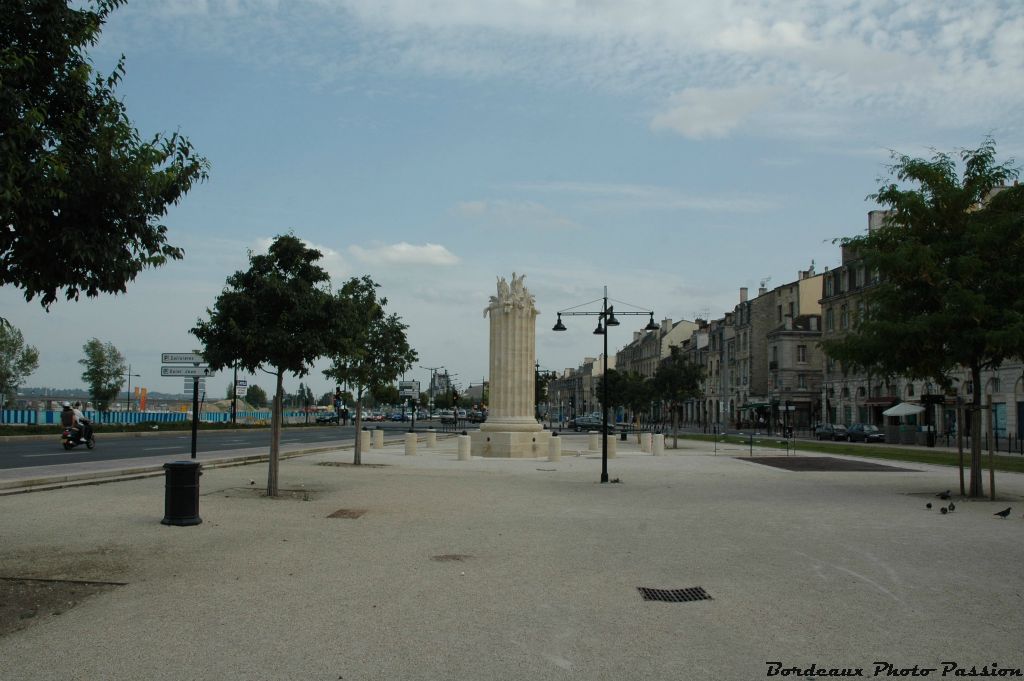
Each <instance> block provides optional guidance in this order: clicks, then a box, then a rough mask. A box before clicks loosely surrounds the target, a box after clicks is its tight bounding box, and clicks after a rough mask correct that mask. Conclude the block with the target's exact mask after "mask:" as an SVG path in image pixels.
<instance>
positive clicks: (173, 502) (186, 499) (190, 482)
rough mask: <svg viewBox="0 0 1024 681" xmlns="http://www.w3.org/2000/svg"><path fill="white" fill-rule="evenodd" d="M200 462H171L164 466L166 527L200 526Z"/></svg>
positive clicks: (162, 521) (163, 521)
mask: <svg viewBox="0 0 1024 681" xmlns="http://www.w3.org/2000/svg"><path fill="white" fill-rule="evenodd" d="M200 468H202V465H201V464H200V463H199V462H198V461H171V462H170V463H165V464H164V471H165V473H164V478H165V481H166V487H165V490H164V519H163V520H161V521H160V522H161V523H163V524H164V525H198V524H199V523H201V522H203V519H202V518H200V517H199V476H200V475H202V472H201V471H200Z"/></svg>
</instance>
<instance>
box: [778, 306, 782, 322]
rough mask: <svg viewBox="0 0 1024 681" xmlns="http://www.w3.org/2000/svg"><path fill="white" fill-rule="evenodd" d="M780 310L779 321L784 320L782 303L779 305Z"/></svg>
mask: <svg viewBox="0 0 1024 681" xmlns="http://www.w3.org/2000/svg"><path fill="white" fill-rule="evenodd" d="M778 312H779V321H780V322H781V321H782V306H781V305H779V309H778Z"/></svg>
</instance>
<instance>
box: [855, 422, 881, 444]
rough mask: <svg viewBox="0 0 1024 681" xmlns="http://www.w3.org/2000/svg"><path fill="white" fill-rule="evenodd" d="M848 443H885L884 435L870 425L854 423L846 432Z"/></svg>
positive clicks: (876, 427)
mask: <svg viewBox="0 0 1024 681" xmlns="http://www.w3.org/2000/svg"><path fill="white" fill-rule="evenodd" d="M846 436H847V437H848V438H849V439H850V442H885V433H883V432H882V431H881V430H879V429H878V426H873V425H871V424H870V423H855V424H853V425H852V426H850V429H849V430H848V431H846Z"/></svg>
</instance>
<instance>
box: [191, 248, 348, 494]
mask: <svg viewBox="0 0 1024 681" xmlns="http://www.w3.org/2000/svg"><path fill="white" fill-rule="evenodd" d="M320 258H321V254H320V252H319V251H317V250H315V249H311V248H307V247H306V246H304V245H303V243H302V241H301V240H299V239H298V238H297V237H296V236H295V235H293V234H286V235H280V236H277V237H276V238H275V239H274V242H273V243H272V244H271V245H270V250H269V252H268V253H267V254H266V255H255V254H253V253H252V252H250V253H249V269H248V270H246V271H244V272H242V271H238V272H235V273H234V274H233V275H231V276H230V277H228V278H227V286H226V287H225V288H224V290H223V291H222V292H221V294H220V295H219V296H218V297H217V300H216V302H215V303H214V306H213V309H212V310H211V309H207V313H208V314H209V319H208V320H206V321H203V320H199V321H198V322H197V323H196V326H195V327H193V329H192V333H193V334H194V335H195V336H196V337H197V338H198V339H199V340H200V341H201V342H202V343H203V345H204V350H203V357H204V359H206V361H207V362H208V363H209V364H210V368H211V369H213V370H215V371H216V370H218V369H223V368H225V367H230V366H233V365H234V362H236V361H237V362H238V366H240V367H242V368H244V369H246V370H247V371H249V372H250V373H252V372H255V371H256V370H261V371H266V372H267V373H269V374H271V375H272V376H274V377H275V380H276V388H275V391H274V404H273V408H272V416H271V439H270V457H269V462H268V474H267V495H268V496H272V497H273V496H277V493H278V470H279V452H280V446H281V421H282V418H281V411H282V403H283V399H284V374H285V373H286V372H287V373H292V374H295V375H298V376H305V375H306V374H307V373H309V367H310V365H311V364H312V363H313V362H314V361H315V360H316V359H317V358H318V357H322V356H323V355H324V354H325V352H326V351H327V348H328V341H329V340H330V339H331V337H332V335H334V334H337V333H339V328H344V323H345V319H344V314H343V312H344V311H343V310H340V309H339V308H338V306H337V304H336V303H335V298H334V297H333V296H332V295H331V293H330V290H329V282H330V277H329V275H328V274H327V272H326V271H325V270H324V269H323V268H321V267H320V266H319V265H318V264H317V261H319V260H320ZM265 366H269V367H270V370H267V369H266V368H264V367H265ZM250 391H252V388H250Z"/></svg>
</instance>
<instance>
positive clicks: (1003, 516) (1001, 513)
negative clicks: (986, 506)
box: [992, 506, 1013, 518]
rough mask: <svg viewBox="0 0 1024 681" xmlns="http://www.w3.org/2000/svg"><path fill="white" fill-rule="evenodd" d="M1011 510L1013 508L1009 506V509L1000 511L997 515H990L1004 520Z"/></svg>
mask: <svg viewBox="0 0 1024 681" xmlns="http://www.w3.org/2000/svg"><path fill="white" fill-rule="evenodd" d="M1012 510H1013V506H1010V507H1009V508H1007V509H1005V510H1003V511H1000V512H999V513H993V514H992V515H997V516H999V517H1000V518H1005V517H1006V516H1008V515H1010V511H1012Z"/></svg>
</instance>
